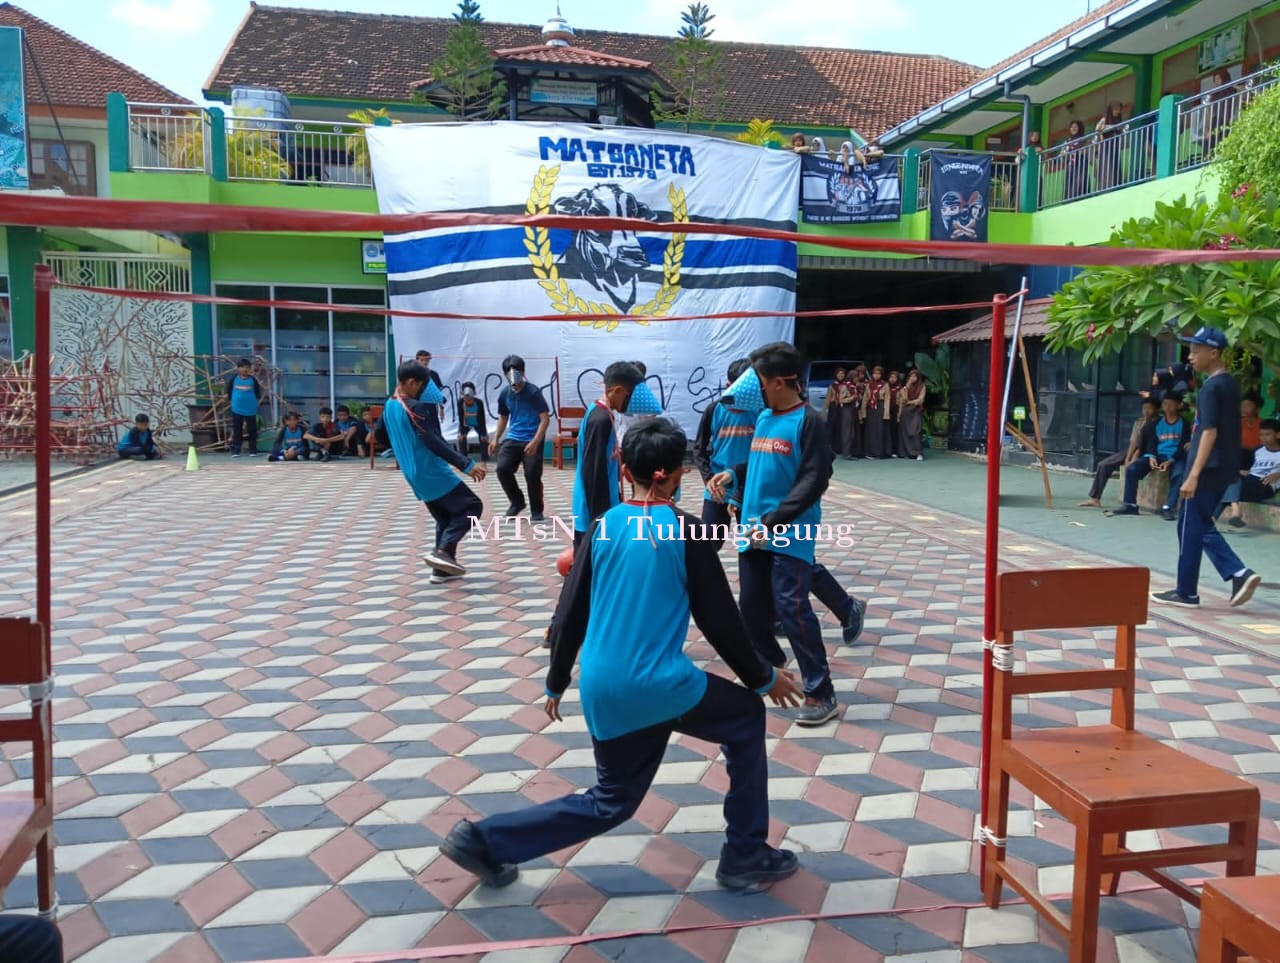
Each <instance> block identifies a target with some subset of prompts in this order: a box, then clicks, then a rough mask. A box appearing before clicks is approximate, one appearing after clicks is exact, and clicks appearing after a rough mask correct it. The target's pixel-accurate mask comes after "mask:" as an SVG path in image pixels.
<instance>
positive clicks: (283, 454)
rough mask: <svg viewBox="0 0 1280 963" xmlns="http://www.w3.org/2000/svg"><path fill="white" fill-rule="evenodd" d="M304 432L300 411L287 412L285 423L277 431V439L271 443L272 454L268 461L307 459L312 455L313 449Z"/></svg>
mask: <svg viewBox="0 0 1280 963" xmlns="http://www.w3.org/2000/svg"><path fill="white" fill-rule="evenodd" d="M304 434H305V432H304V431H303V428H302V422H301V419H299V417H298V413H297V412H296V411H290V412H288V413H286V414H285V416H284V424H283V425H281V426H280V430H279V431H277V432H276V440H275V441H274V442H273V443H272V445H271V454H270V455H268V456H267V461H306V460H307V459H308V458H310V457H311V449H309V448H308V447H307V440H306V438H304V437H303V435H304Z"/></svg>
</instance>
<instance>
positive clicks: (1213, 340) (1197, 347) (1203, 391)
mask: <svg viewBox="0 0 1280 963" xmlns="http://www.w3.org/2000/svg"><path fill="white" fill-rule="evenodd" d="M1179 340H1181V341H1182V342H1184V343H1185V344H1188V345H1190V346H1191V350H1190V355H1191V359H1190V360H1191V366H1192V367H1193V368H1195V370H1196V371H1197V372H1199V373H1200V374H1201V375H1202V376H1203V378H1202V380H1201V388H1200V394H1199V395H1198V397H1197V398H1196V420H1195V425H1194V427H1193V430H1192V434H1191V453H1190V455H1189V461H1190V467H1189V468H1188V469H1187V474H1186V478H1185V479H1184V481H1183V482H1182V489H1181V494H1182V510H1181V512H1180V514H1179V515H1178V584H1177V585H1176V587H1174V588H1173V589H1171V590H1169V591H1167V592H1153V593H1151V597H1152V598H1153V599H1154V600H1155V601H1157V602H1163V603H1165V604H1167V605H1184V606H1196V605H1199V604H1200V593H1199V582H1200V553H1201V552H1203V553H1204V554H1206V555H1208V556H1209V561H1210V562H1212V563H1213V567H1214V568H1216V569H1217V570H1218V574H1219V575H1220V576H1222V579H1223V581H1227V582H1230V583H1231V604H1232V605H1243V604H1244V603H1245V602H1247V601H1249V599H1250V598H1252V597H1253V593H1254V592H1255V591H1256V590H1257V588H1258V584H1259V583H1260V582H1261V581H1262V576H1260V575H1259V574H1258V573H1257V572H1255V571H1254V570H1253V569H1251V568H1249V567H1248V566H1246V565H1245V564H1244V562H1242V561H1240V557H1239V556H1238V555H1236V553H1235V552H1234V551H1232V549H1231V547H1230V546H1229V545H1228V544H1227V540H1226V539H1225V538H1223V537H1222V533H1221V532H1219V531H1218V529H1217V528H1216V527H1214V524H1213V515H1214V512H1215V510H1216V509H1217V507H1218V503H1219V502H1221V501H1222V496H1223V494H1224V493H1225V492H1226V490H1227V488H1228V487H1229V486H1230V485H1231V483H1232V482H1234V481H1235V480H1236V478H1237V477H1238V475H1239V472H1240V388H1239V386H1238V385H1237V384H1236V381H1235V379H1234V378H1233V377H1231V375H1230V374H1229V373H1228V372H1227V369H1226V365H1224V364H1223V361H1222V353H1223V352H1224V351H1225V350H1226V349H1227V336H1226V335H1225V334H1223V333H1222V332H1221V331H1220V330H1218V329H1217V328H1210V327H1202V328H1201V329H1200V330H1199V331H1197V332H1196V333H1195V334H1193V335H1192V336H1191V337H1189V338H1180V339H1179Z"/></svg>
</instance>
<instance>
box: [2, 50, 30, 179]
mask: <svg viewBox="0 0 1280 963" xmlns="http://www.w3.org/2000/svg"><path fill="white" fill-rule="evenodd" d="M22 53H23V44H22V30H21V28H19V27H0V188H3V189H6V190H19V191H25V190H26V189H27V188H28V187H30V186H31V185H30V180H29V177H28V174H27V166H28V159H27V156H28V151H27V96H26V90H25V89H24V85H23V75H22V70H23V64H22Z"/></svg>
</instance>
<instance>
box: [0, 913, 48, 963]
mask: <svg viewBox="0 0 1280 963" xmlns="http://www.w3.org/2000/svg"><path fill="white" fill-rule="evenodd" d="M0 963H62V934H61V933H59V932H58V928H57V927H56V926H54V925H53V924H52V923H50V922H48V921H46V920H42V919H40V918H39V917H37V916H16V915H9V914H5V915H4V916H0Z"/></svg>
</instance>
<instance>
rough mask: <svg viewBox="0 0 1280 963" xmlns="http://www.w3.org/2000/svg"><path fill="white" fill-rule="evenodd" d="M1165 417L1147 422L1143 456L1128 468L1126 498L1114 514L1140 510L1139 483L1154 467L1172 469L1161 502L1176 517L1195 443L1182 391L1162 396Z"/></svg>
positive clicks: (1168, 518)
mask: <svg viewBox="0 0 1280 963" xmlns="http://www.w3.org/2000/svg"><path fill="white" fill-rule="evenodd" d="M1160 410H1161V412H1162V414H1163V416H1162V417H1160V418H1157V419H1156V420H1155V421H1150V422H1148V423H1147V424H1146V425H1144V426H1143V429H1142V437H1141V440H1140V441H1139V447H1140V448H1141V450H1142V454H1141V456H1140V457H1138V458H1135V459H1134V460H1133V462H1132V463H1131V464H1130V465H1129V467H1128V468H1126V469H1125V470H1124V501H1123V502H1122V503H1121V505H1120V507H1119V508H1117V509H1116V510H1115V511H1113V512H1112V513H1111V514H1112V515H1137V514H1138V483H1139V482H1141V481H1142V479H1144V478H1146V477H1147V475H1149V474H1151V472H1153V471H1165V472H1168V473H1169V494H1168V495H1167V496H1165V503H1164V504H1163V505H1161V506H1160V514H1161V515H1163V516H1164V518H1165V520H1166V521H1173V520H1174V519H1175V518H1176V517H1177V516H1176V515H1175V514H1174V511H1173V509H1174V506H1175V505H1177V504H1178V489H1179V488H1181V487H1182V476H1183V473H1184V472H1185V470H1186V467H1187V449H1188V448H1189V447H1190V446H1191V422H1189V421H1187V419H1185V418H1183V417H1182V395H1181V394H1180V393H1178V392H1176V391H1169V392H1166V394H1165V396H1164V397H1163V398H1161V399H1160Z"/></svg>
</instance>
